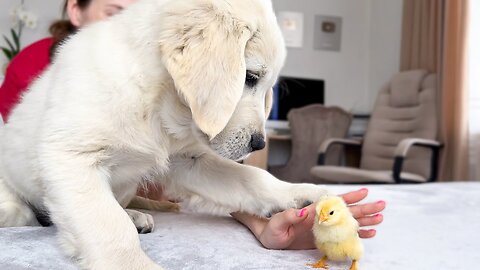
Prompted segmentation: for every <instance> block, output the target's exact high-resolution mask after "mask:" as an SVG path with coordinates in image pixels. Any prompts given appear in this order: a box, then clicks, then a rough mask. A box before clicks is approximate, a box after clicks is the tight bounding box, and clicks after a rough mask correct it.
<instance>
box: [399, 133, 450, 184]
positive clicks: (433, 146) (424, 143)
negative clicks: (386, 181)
mask: <svg viewBox="0 0 480 270" xmlns="http://www.w3.org/2000/svg"><path fill="white" fill-rule="evenodd" d="M414 146H417V147H423V148H428V149H430V150H431V151H432V159H431V163H430V177H429V178H428V179H427V181H428V182H432V181H435V180H436V179H437V174H438V157H439V152H440V149H441V148H442V146H443V145H442V144H441V143H440V142H438V141H434V140H429V139H420V138H407V139H403V140H402V141H400V143H399V144H398V146H397V148H396V149H395V161H394V163H393V168H392V170H393V179H394V180H395V181H396V182H411V181H409V180H408V179H402V178H401V177H400V174H401V172H402V168H403V161H404V160H405V158H406V157H407V154H408V152H409V151H410V149H411V148H412V147H414Z"/></svg>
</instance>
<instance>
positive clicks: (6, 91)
mask: <svg viewBox="0 0 480 270" xmlns="http://www.w3.org/2000/svg"><path fill="white" fill-rule="evenodd" d="M135 1H136V0H67V1H65V3H64V9H63V10H64V15H68V18H69V19H68V20H60V21H57V22H55V23H53V24H52V25H51V26H50V33H51V34H52V37H50V38H45V39H42V40H40V41H37V42H35V43H33V44H31V45H30V46H28V47H26V48H25V49H23V50H22V51H21V52H20V53H19V54H18V55H17V56H15V57H14V58H13V59H12V61H11V62H10V64H9V65H8V67H7V72H6V74H5V79H4V81H3V84H2V86H1V87H0V115H1V116H2V118H3V121H4V122H7V121H8V116H9V115H10V113H11V111H12V110H13V108H14V107H15V105H16V104H18V103H19V102H20V99H21V96H22V94H23V92H25V91H26V90H27V89H28V86H29V85H30V84H31V83H32V81H33V80H35V78H37V77H38V76H39V75H40V74H41V73H42V71H43V70H45V68H46V67H47V66H48V64H50V61H51V60H52V57H53V56H54V53H55V48H56V47H57V46H58V45H59V44H61V42H62V41H63V40H64V39H65V38H66V37H68V36H69V35H71V34H73V33H75V31H76V30H77V29H78V28H79V27H82V26H84V25H86V24H88V23H92V22H96V21H99V20H103V19H105V18H107V17H109V16H112V15H114V14H116V13H118V12H119V11H121V10H122V9H123V8H125V7H126V6H128V5H130V4H131V3H133V2H135Z"/></svg>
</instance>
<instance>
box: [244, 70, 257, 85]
mask: <svg viewBox="0 0 480 270" xmlns="http://www.w3.org/2000/svg"><path fill="white" fill-rule="evenodd" d="M258 79H259V76H258V75H257V74H255V73H253V72H251V71H247V76H246V77H245V84H246V85H247V86H248V87H254V86H255V85H257V83H258Z"/></svg>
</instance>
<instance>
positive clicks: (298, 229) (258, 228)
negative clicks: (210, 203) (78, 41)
mask: <svg viewBox="0 0 480 270" xmlns="http://www.w3.org/2000/svg"><path fill="white" fill-rule="evenodd" d="M367 195H368V190H367V189H361V190H357V191H352V192H349V193H346V194H343V195H340V196H341V197H342V198H343V200H344V201H345V202H346V203H347V204H356V203H358V202H360V201H361V200H363V199H364V198H365V197H367ZM383 209H385V202H384V201H379V202H376V203H366V204H357V205H351V206H350V211H351V212H352V215H353V217H354V218H355V219H357V221H358V223H359V224H360V226H361V227H363V226H372V225H378V224H380V223H381V222H382V221H383V216H382V215H381V214H377V213H379V212H381V211H382V210H383ZM232 215H233V216H234V217H235V218H236V219H237V220H239V221H240V222H242V223H243V224H245V225H246V226H247V227H248V228H250V230H251V231H252V232H253V234H254V235H255V236H256V237H257V239H258V240H259V241H260V242H261V243H262V245H263V246H264V247H266V248H270V249H312V248H315V244H314V242H313V239H314V237H313V233H312V226H313V222H314V218H315V205H314V204H311V205H309V206H307V207H305V208H303V209H288V210H285V211H283V212H280V213H277V214H275V215H273V216H272V217H271V218H270V219H264V218H260V217H255V216H251V215H248V214H244V213H233V214H232ZM375 234H376V230H374V229H371V230H364V229H360V231H359V236H360V237H362V238H371V237H374V236H375Z"/></svg>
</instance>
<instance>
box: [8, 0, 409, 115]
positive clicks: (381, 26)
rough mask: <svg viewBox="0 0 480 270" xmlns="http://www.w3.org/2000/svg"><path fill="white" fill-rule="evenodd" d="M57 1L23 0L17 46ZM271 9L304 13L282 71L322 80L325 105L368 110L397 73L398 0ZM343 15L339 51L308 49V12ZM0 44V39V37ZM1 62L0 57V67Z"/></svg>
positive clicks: (42, 24)
mask: <svg viewBox="0 0 480 270" xmlns="http://www.w3.org/2000/svg"><path fill="white" fill-rule="evenodd" d="M18 3H20V0H0V34H6V33H8V32H9V29H10V18H9V15H8V14H9V11H10V9H11V8H12V7H14V6H16V5H17V4H18ZM62 3H63V0H41V1H40V0H25V6H26V8H27V9H28V10H30V11H33V12H34V13H35V14H36V15H37V16H38V25H37V28H36V29H35V30H30V29H26V30H25V32H24V35H23V36H22V45H23V46H26V45H28V44H30V43H32V42H34V41H36V40H38V39H41V38H43V37H45V36H48V26H49V25H50V23H51V22H53V21H54V20H56V19H58V18H60V14H61V5H62ZM273 3H274V7H275V9H276V11H282V10H283V11H299V12H302V13H304V18H305V26H304V27H305V28H304V31H305V33H304V42H303V43H304V46H303V48H299V49H292V48H290V49H289V50H288V58H287V62H286V65H285V68H284V69H283V71H282V75H286V76H296V77H304V78H317V79H323V80H325V82H326V85H325V86H326V96H325V98H326V104H328V105H339V106H342V107H343V108H345V109H347V110H352V111H354V112H369V111H370V110H371V106H372V104H373V101H374V99H375V96H376V93H377V91H378V90H379V89H380V87H381V85H382V84H383V83H384V82H386V81H388V79H389V78H390V77H391V76H392V75H393V74H394V73H396V72H397V71H398V67H399V55H400V34H401V15H402V3H403V0H355V1H351V0H299V1H293V0H273ZM316 14H319V15H335V16H340V17H342V18H343V22H342V24H343V29H342V48H341V51H340V52H329V51H318V50H314V49H313V27H314V16H315V15H316ZM0 44H2V45H4V44H3V41H2V40H0ZM5 62H6V58H5V57H4V56H3V54H2V55H1V56H0V68H1V67H2V66H3V64H4V63H5ZM0 79H1V75H0Z"/></svg>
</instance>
